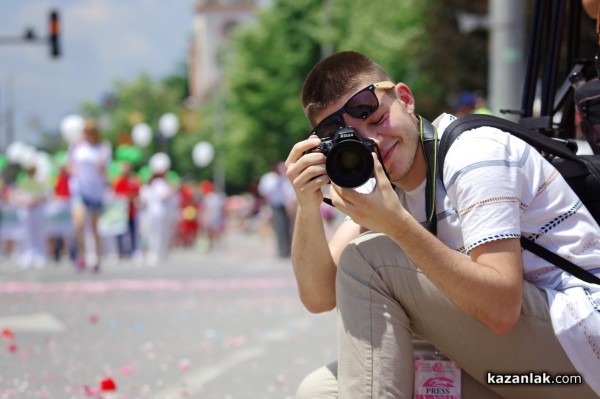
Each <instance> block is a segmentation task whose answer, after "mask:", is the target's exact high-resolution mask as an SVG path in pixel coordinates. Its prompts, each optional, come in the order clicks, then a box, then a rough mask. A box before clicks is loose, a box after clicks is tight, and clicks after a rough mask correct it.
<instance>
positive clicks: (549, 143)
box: [438, 114, 600, 285]
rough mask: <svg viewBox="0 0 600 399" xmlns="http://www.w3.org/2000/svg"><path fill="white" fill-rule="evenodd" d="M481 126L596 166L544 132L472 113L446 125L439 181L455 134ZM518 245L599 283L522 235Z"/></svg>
mask: <svg viewBox="0 0 600 399" xmlns="http://www.w3.org/2000/svg"><path fill="white" fill-rule="evenodd" d="M482 126H489V127H495V128H498V129H500V130H503V131H505V132H508V133H510V134H512V135H513V136H516V137H518V138H520V139H522V140H524V141H526V142H528V143H529V144H531V145H532V146H533V147H535V148H537V149H538V150H541V151H545V152H548V153H550V154H553V155H556V156H558V157H560V158H563V159H568V160H573V161H576V162H579V163H583V164H584V165H586V167H593V170H597V168H595V165H593V164H591V163H590V165H588V161H587V160H586V159H585V158H581V157H578V156H577V155H576V154H575V153H574V152H573V151H571V150H570V149H569V148H568V147H567V146H565V145H564V144H563V143H561V142H558V141H556V140H553V139H552V138H550V137H548V136H545V135H544V134H541V133H538V132H536V131H534V130H531V129H529V128H527V127H525V126H522V125H519V124H518V123H515V122H511V121H509V120H506V119H502V118H499V117H496V116H493V115H480V114H471V115H467V116H464V117H462V118H459V119H457V120H455V121H454V122H452V123H450V124H449V125H448V127H447V128H446V129H445V130H444V134H443V135H442V138H441V139H440V146H439V151H438V165H439V176H440V180H441V181H442V184H443V183H444V177H443V171H444V161H445V160H446V154H447V153H448V150H449V149H450V146H451V145H452V143H453V142H454V140H456V139H457V138H458V136H460V135H461V134H462V133H464V132H466V131H469V130H472V129H475V128H478V127H482ZM521 245H522V246H523V248H525V249H526V250H528V251H530V252H532V253H533V254H535V255H537V256H539V257H540V258H542V259H544V260H546V261H548V262H550V263H552V264H553V265H555V266H557V267H560V268H561V269H563V270H564V271H566V272H567V273H570V274H571V275H573V276H575V277H577V278H578V279H580V280H583V281H585V282H588V283H590V284H598V285H600V278H599V277H597V276H595V275H594V274H592V273H590V272H589V271H587V270H585V269H583V268H581V267H579V266H577V265H576V264H574V263H572V262H570V261H568V260H567V259H565V258H563V257H562V256H560V255H558V254H555V253H554V252H552V251H549V250H548V249H546V248H544V247H542V246H541V245H539V244H537V243H535V242H533V241H531V240H529V239H527V238H525V237H522V236H521Z"/></svg>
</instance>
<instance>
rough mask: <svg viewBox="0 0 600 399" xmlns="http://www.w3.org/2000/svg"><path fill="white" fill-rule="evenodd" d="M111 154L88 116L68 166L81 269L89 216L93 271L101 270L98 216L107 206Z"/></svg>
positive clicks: (83, 264) (78, 262)
mask: <svg viewBox="0 0 600 399" xmlns="http://www.w3.org/2000/svg"><path fill="white" fill-rule="evenodd" d="M111 158H112V149H111V147H110V145H109V144H108V143H106V142H104V141H102V138H101V136H100V131H99V130H98V126H97V124H96V122H95V121H94V120H92V119H88V120H87V121H86V122H85V126H84V129H83V138H82V139H81V140H80V141H78V142H76V143H74V144H73V145H72V146H71V148H70V149H69V167H68V170H69V174H70V179H69V189H70V191H71V200H72V208H71V209H72V218H73V229H74V232H75V237H76V240H77V259H76V263H75V266H76V268H77V269H78V270H80V271H81V270H84V269H85V268H86V245H85V244H86V240H85V233H86V232H85V226H86V220H89V221H90V226H91V233H92V236H93V242H94V247H95V259H94V265H93V271H94V272H99V271H100V261H101V254H102V248H101V240H100V234H99V232H98V219H99V218H100V215H101V213H102V211H103V208H104V198H105V195H106V190H107V179H106V171H107V167H108V164H109V163H110V161H111Z"/></svg>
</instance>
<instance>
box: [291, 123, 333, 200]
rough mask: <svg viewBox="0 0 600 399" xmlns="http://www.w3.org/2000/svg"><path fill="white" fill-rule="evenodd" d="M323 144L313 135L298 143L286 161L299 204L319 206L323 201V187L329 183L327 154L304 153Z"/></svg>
mask: <svg viewBox="0 0 600 399" xmlns="http://www.w3.org/2000/svg"><path fill="white" fill-rule="evenodd" d="M319 144H321V140H320V139H319V138H318V137H317V136H315V135H312V136H310V137H309V138H308V139H306V140H303V141H300V142H299V143H296V145H294V147H293V148H292V150H291V151H290V154H289V156H288V158H287V160H286V161H285V167H286V176H287V177H288V179H290V181H291V182H292V186H293V187H294V191H295V192H296V197H297V199H298V205H299V206H300V207H302V206H314V207H317V208H318V207H319V206H320V205H321V202H322V201H323V193H322V192H321V188H322V187H323V186H324V185H326V184H327V183H329V181H330V180H329V177H328V176H327V171H326V170H325V155H323V154H321V153H318V152H313V153H310V154H304V153H305V152H306V151H308V150H310V149H311V148H314V147H316V146H318V145H319Z"/></svg>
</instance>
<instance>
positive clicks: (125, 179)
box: [114, 162, 140, 257]
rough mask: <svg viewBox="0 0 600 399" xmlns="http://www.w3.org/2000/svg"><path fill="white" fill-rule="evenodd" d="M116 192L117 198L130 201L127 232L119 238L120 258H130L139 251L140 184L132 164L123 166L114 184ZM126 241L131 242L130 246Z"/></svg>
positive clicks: (125, 163)
mask: <svg viewBox="0 0 600 399" xmlns="http://www.w3.org/2000/svg"><path fill="white" fill-rule="evenodd" d="M114 192H115V194H116V195H117V196H121V197H125V198H127V200H128V201H129V218H128V222H127V226H128V229H127V232H125V233H124V234H121V235H119V236H117V245H118V249H119V256H121V257H129V256H132V255H134V254H135V253H136V252H137V250H138V221H137V216H138V215H137V213H138V212H137V201H138V197H139V194H140V182H139V180H138V178H137V177H136V176H135V174H134V173H133V171H132V167H131V164H130V163H127V162H124V163H123V164H122V172H121V176H119V177H118V178H117V180H115V183H114ZM126 240H128V241H129V242H128V244H129V245H127V241H126Z"/></svg>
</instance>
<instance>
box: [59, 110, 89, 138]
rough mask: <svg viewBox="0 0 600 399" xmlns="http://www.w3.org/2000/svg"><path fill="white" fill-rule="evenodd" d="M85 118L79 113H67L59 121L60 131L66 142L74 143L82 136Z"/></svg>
mask: <svg viewBox="0 0 600 399" xmlns="http://www.w3.org/2000/svg"><path fill="white" fill-rule="evenodd" d="M84 125H85V120H84V119H83V117H81V116H79V115H69V116H66V117H65V118H63V120H62V121H61V122H60V133H61V134H62V137H63V139H65V140H66V141H67V142H68V143H74V142H76V141H77V140H79V139H80V138H81V137H82V136H83V127H84Z"/></svg>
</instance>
